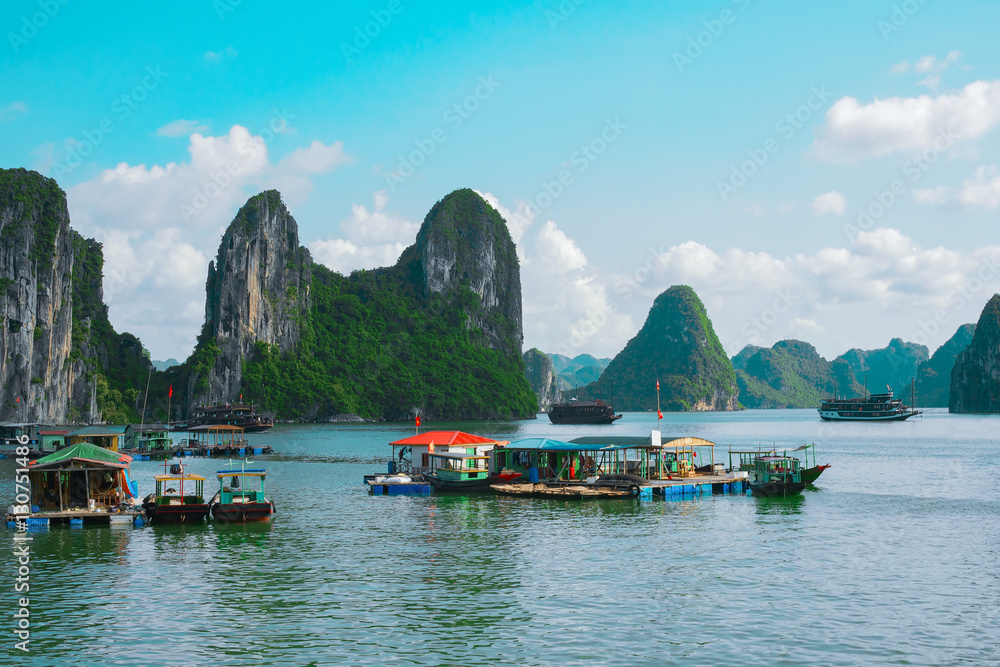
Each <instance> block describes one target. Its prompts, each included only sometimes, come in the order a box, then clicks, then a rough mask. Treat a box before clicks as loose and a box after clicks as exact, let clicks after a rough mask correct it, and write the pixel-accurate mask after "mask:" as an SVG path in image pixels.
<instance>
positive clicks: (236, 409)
mask: <svg viewBox="0 0 1000 667" xmlns="http://www.w3.org/2000/svg"><path fill="white" fill-rule="evenodd" d="M220 425H229V426H238V427H240V428H241V429H243V431H244V432H246V433H259V432H261V431H266V430H268V429H269V428H271V427H272V426H274V421H272V420H271V418H270V417H265V416H264V415H259V414H257V411H256V410H254V407H253V406H252V405H249V404H246V403H233V404H231V405H229V404H227V405H200V406H198V407H196V408H195V409H194V415H193V416H192V417H191V419H189V420H188V421H187V423H185V424H175V425H174V426H173V429H172V430H174V431H188V430H190V429H192V428H194V427H196V426H220Z"/></svg>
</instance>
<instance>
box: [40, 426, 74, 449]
mask: <svg viewBox="0 0 1000 667" xmlns="http://www.w3.org/2000/svg"><path fill="white" fill-rule="evenodd" d="M68 434H69V431H65V430H60V429H49V430H45V431H39V432H38V435H39V437H40V438H41V441H42V446H41V450H42V451H43V452H55V451H59V450H60V449H62V448H63V447H65V446H66V436H67V435H68Z"/></svg>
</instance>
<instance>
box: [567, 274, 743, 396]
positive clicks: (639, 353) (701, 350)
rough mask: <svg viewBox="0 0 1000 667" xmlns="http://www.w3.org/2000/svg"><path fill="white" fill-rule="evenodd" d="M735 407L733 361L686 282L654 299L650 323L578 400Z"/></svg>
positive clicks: (702, 306) (648, 318) (583, 390)
mask: <svg viewBox="0 0 1000 667" xmlns="http://www.w3.org/2000/svg"><path fill="white" fill-rule="evenodd" d="M657 379H659V382H660V405H661V407H662V409H664V410H735V409H737V408H738V401H737V396H738V390H737V387H736V374H735V372H734V371H733V365H732V363H731V362H730V361H729V358H728V357H727V356H726V352H725V350H724V349H723V348H722V343H720V342H719V338H718V337H717V336H716V335H715V331H714V329H713V328H712V322H711V321H710V320H709V319H708V314H707V313H706V311H705V306H704V305H703V304H702V302H701V299H699V298H698V295H697V294H695V292H694V290H693V289H691V288H690V287H688V286H687V285H675V286H673V287H671V288H670V289H668V290H666V291H665V292H663V293H662V294H660V296H658V297H656V301H654V302H653V307H652V308H651V309H650V311H649V315H648V316H647V317H646V323H645V324H643V326H642V329H640V330H639V333H638V334H636V336H635V338H633V339H632V340H630V341H629V342H628V344H627V345H626V346H625V349H624V350H622V351H621V352H619V353H618V355H617V356H615V358H614V359H612V360H611V363H610V364H609V365H608V367H607V369H606V370H605V371H604V374H603V375H602V376H601V379H600V380H598V381H597V382H595V383H593V384H590V385H588V386H587V387H585V388H582V389H581V391H580V392H579V394H580V398H584V397H585V396H586V397H588V398H609V396H608V392H611V395H610V398H611V400H612V401H613V403H614V405H615V408H617V409H619V410H655V409H656V381H657Z"/></svg>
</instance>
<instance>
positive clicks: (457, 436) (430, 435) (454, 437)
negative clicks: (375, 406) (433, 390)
mask: <svg viewBox="0 0 1000 667" xmlns="http://www.w3.org/2000/svg"><path fill="white" fill-rule="evenodd" d="M432 442H433V443H434V444H435V445H492V444H496V442H497V441H496V440H493V439H492V438H484V437H483V436H481V435H473V434H472V433H465V432H464V431H426V432H424V433H421V434H419V435H411V436H410V437H409V438H403V439H402V440H397V441H396V442H391V443H389V444H390V445H411V446H412V445H429V444H431V443H432Z"/></svg>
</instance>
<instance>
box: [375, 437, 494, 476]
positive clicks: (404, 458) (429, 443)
mask: <svg viewBox="0 0 1000 667" xmlns="http://www.w3.org/2000/svg"><path fill="white" fill-rule="evenodd" d="M389 444H390V445H392V459H391V460H390V461H389V474H393V473H406V474H411V475H420V474H423V473H425V472H430V470H431V454H455V455H466V456H476V457H481V456H488V455H489V453H490V452H492V451H493V448H494V447H496V446H497V445H499V444H506V441H504V440H493V439H492V438H485V437H483V436H481V435H473V434H472V433H465V432H464V431H426V432H424V433H419V434H417V435H411V436H410V437H409V438H403V439H402V440H397V441H396V442H391V443H389Z"/></svg>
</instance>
